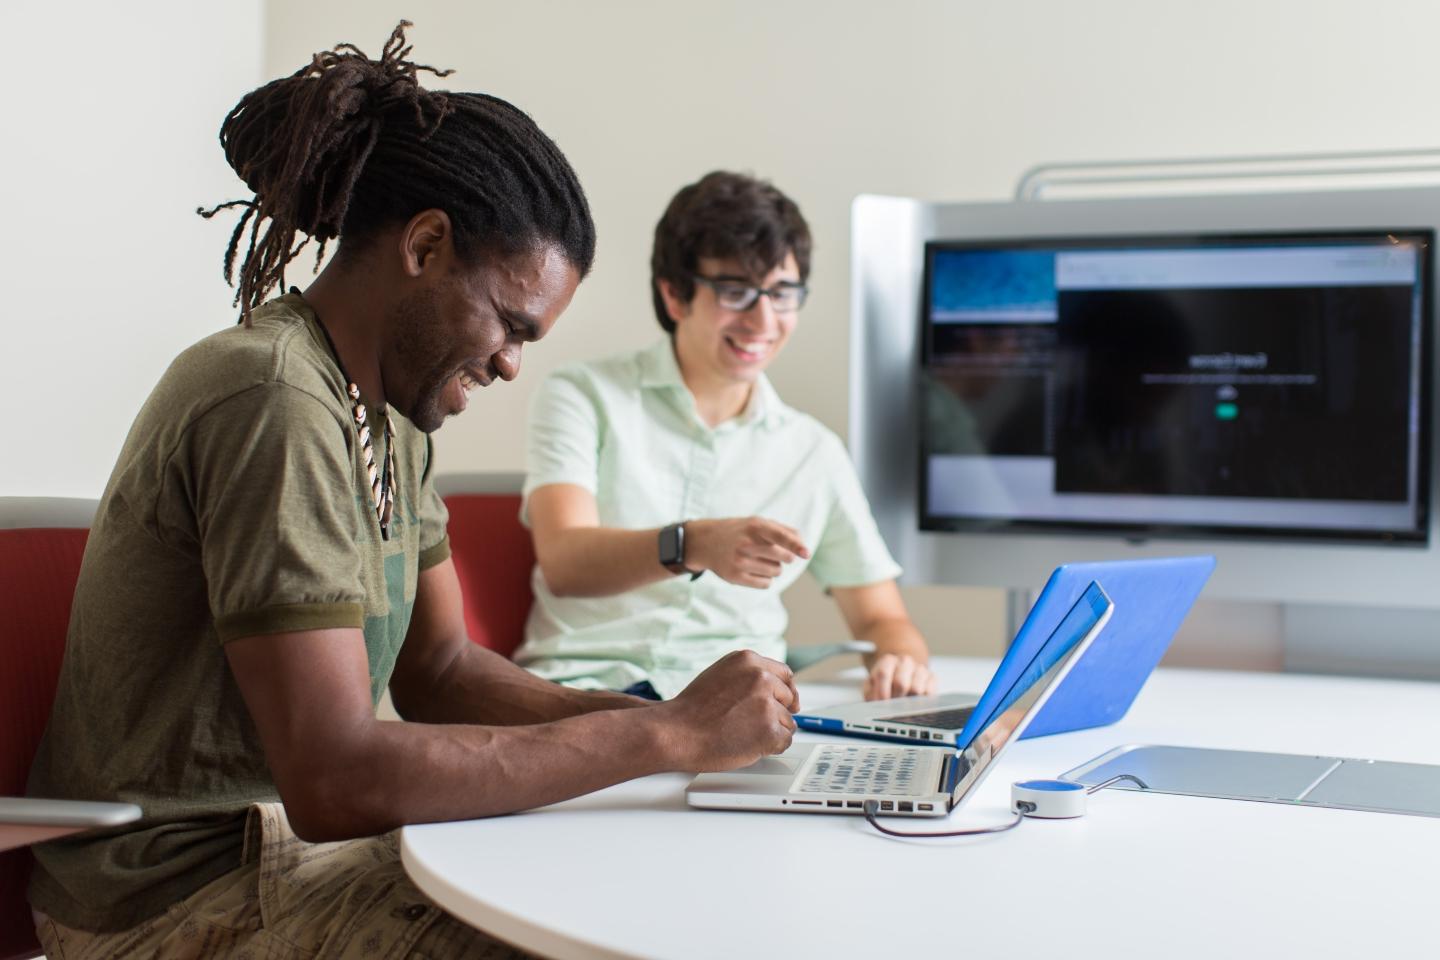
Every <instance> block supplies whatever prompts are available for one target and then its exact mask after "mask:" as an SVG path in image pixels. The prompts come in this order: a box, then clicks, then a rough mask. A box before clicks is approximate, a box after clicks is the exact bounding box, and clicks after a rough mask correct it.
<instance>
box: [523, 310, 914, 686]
mask: <svg viewBox="0 0 1440 960" xmlns="http://www.w3.org/2000/svg"><path fill="white" fill-rule="evenodd" d="M527 471H528V474H527V476H526V479H525V490H524V495H525V504H524V505H522V507H521V519H522V521H524V522H525V523H527V524H528V523H529V518H528V515H527V508H528V504H529V497H530V493H531V492H532V491H534V490H536V489H538V488H539V487H543V486H546V485H547V484H552V483H573V484H575V485H577V486H580V487H584V488H585V489H586V490H589V491H590V492H591V493H592V494H594V495H595V502H596V505H597V506H598V508H599V514H600V525H601V526H605V527H621V528H626V529H647V528H654V527H662V526H665V525H666V524H669V523H676V522H678V521H682V520H696V519H702V518H723V517H747V516H761V517H766V518H768V519H771V520H776V521H779V522H780V523H784V524H787V525H789V526H791V527H794V528H795V529H796V530H798V531H800V535H801V537H802V538H803V539H804V541H805V543H806V544H807V545H808V546H809V547H810V551H811V559H810V560H809V561H808V562H807V561H805V560H798V559H797V560H796V561H794V562H793V563H790V564H787V565H786V566H785V568H784V571H783V572H782V573H781V575H780V576H779V577H777V578H776V580H775V582H774V583H773V584H772V585H771V586H770V587H769V588H768V589H765V590H757V589H755V588H753V587H741V586H736V585H734V584H730V583H726V582H725V581H724V580H721V579H720V578H719V577H717V576H715V575H714V574H713V573H706V574H705V575H704V576H702V577H700V579H698V580H694V581H692V580H691V579H690V578H689V577H687V576H683V575H682V576H676V577H667V578H666V579H664V580H661V581H659V582H657V583H653V584H650V585H649V586H646V587H642V588H640V589H638V590H632V591H629V592H628V593H623V594H618V595H616V596H611V597H557V596H555V595H554V594H552V593H551V592H550V591H549V590H548V589H547V588H546V586H545V578H544V577H543V576H541V573H540V570H539V568H538V567H537V568H536V569H535V571H534V573H533V574H532V576H531V583H532V585H533V587H534V590H535V606H534V607H533V608H532V609H531V611H530V620H529V622H528V623H527V624H526V628H525V643H524V645H523V646H522V647H521V648H520V650H519V651H518V652H517V654H516V659H517V660H518V661H519V662H520V663H521V664H523V665H524V666H525V667H526V668H528V669H529V670H531V671H532V672H533V673H536V674H538V675H539V676H542V677H547V678H549V679H551V680H556V681H559V682H561V683H565V684H567V685H570V686H576V687H583V688H591V689H593V688H608V689H612V690H620V689H624V688H625V687H628V686H629V685H631V684H632V683H637V682H639V681H641V680H649V681H650V682H651V683H652V684H653V685H654V686H655V689H656V690H657V691H659V693H660V695H661V696H664V697H672V696H674V695H675V694H677V693H679V692H680V691H681V690H682V689H684V687H685V685H686V684H688V683H689V682H690V681H691V680H692V679H694V678H695V675H696V674H698V673H699V672H700V671H702V670H704V669H705V668H706V667H708V666H709V665H710V664H712V663H714V662H715V661H716V660H717V659H719V658H720V657H721V656H723V655H724V654H726V653H729V652H730V651H732V650H741V649H746V648H748V649H752V650H756V651H758V652H760V653H762V654H764V655H766V656H769V657H774V658H775V659H783V658H784V656H785V627H786V625H787V622H788V618H787V616H786V613H785V606H784V604H783V603H782V602H781V597H780V595H781V593H782V592H783V591H784V590H785V588H786V587H788V586H790V584H792V583H794V582H795V580H796V579H797V578H799V576H800V575H801V574H802V573H803V572H805V571H806V570H807V569H808V570H809V572H810V574H811V575H812V576H814V577H815V578H816V579H817V580H818V581H819V582H820V584H821V585H822V586H824V587H825V588H827V589H828V588H831V587H853V586H863V585H865V584H871V583H880V582H883V581H886V580H893V579H895V578H896V577H897V576H899V575H900V567H899V566H898V565H896V563H895V561H894V559H893V558H892V557H891V556H890V551H889V550H888V549H887V548H886V546H885V542H884V540H882V539H881V537H880V533H879V531H878V530H877V529H876V527H875V520H874V518H873V517H872V516H871V514H870V506H869V504H868V503H867V502H866V500H865V494H864V493H863V491H862V490H861V488H860V482H859V479H858V478H857V477H856V476H855V469H854V466H853V465H852V464H851V462H850V457H849V454H848V453H847V452H846V450H845V447H844V445H843V444H842V443H841V442H840V438H839V437H837V436H835V434H834V433H833V432H831V431H830V430H828V429H826V428H825V427H824V426H823V425H821V423H820V422H819V421H817V420H816V419H815V418H814V417H811V416H808V415H807V414H804V413H801V412H799V411H798V410H794V409H792V408H791V407H788V406H786V405H785V404H784V403H783V402H782V401H781V400H780V397H779V395H778V394H776V392H775V389H774V387H772V386H771V385H770V382H769V380H767V379H766V378H765V377H763V376H762V377H761V378H760V379H759V380H757V381H756V384H755V389H754V390H753V391H751V395H750V402H749V404H748V405H747V406H746V408H745V410H744V411H743V412H742V413H741V414H740V415H739V416H738V417H735V418H733V419H731V420H727V421H726V422H724V423H722V424H720V425H719V426H717V427H713V428H712V427H710V426H708V425H706V423H705V422H704V421H703V420H701V419H700V415H699V413H698V412H697V411H696V409H695V400H694V398H693V397H692V396H691V395H690V391H689V390H688V389H686V387H685V383H684V380H682V379H681V376H680V368H679V366H678V365H677V364H676V361H675V355H674V352H673V349H672V347H671V343H670V339H669V338H668V337H667V338H665V339H663V340H661V341H659V342H658V343H656V344H655V345H654V346H652V347H650V348H648V349H646V350H642V351H640V352H638V353H633V354H626V355H623V356H618V357H611V358H608V359H605V360H600V361H596V362H593V363H583V364H577V365H574V366H570V367H566V368H564V369H561V370H559V371H557V372H555V373H554V374H552V375H551V376H550V377H549V378H548V379H547V380H546V381H545V382H544V383H542V384H541V385H540V389H539V390H537V391H536V393H535V395H534V397H533V400H532V403H531V408H530V429H529V450H528V462H527ZM657 563H658V546H657Z"/></svg>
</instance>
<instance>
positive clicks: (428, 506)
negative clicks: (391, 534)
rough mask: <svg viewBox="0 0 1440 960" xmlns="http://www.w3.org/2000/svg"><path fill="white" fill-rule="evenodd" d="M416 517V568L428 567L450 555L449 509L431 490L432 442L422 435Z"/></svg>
mask: <svg viewBox="0 0 1440 960" xmlns="http://www.w3.org/2000/svg"><path fill="white" fill-rule="evenodd" d="M415 512H416V513H417V514H418V515H419V519H420V569H421V570H428V569H429V568H431V567H433V566H435V565H436V564H437V563H440V562H441V561H443V560H445V559H446V558H447V557H449V556H450V535H449V525H450V510H449V508H448V507H446V506H445V501H444V500H443V499H442V498H441V496H440V493H439V492H438V491H437V490H436V489H435V441H433V440H432V439H431V438H430V437H429V436H427V437H426V438H425V471H424V473H423V474H422V475H421V477H420V495H419V496H417V497H416V498H415Z"/></svg>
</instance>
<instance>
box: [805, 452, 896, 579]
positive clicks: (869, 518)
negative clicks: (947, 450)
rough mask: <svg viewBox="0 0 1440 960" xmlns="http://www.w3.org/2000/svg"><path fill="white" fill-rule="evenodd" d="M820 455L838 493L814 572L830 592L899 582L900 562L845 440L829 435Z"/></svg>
mask: <svg viewBox="0 0 1440 960" xmlns="http://www.w3.org/2000/svg"><path fill="white" fill-rule="evenodd" d="M822 451H823V454H822V456H821V458H820V460H821V462H822V463H823V464H824V472H825V476H827V477H828V478H829V482H830V486H831V488H832V490H833V492H834V500H833V501H832V503H831V506H830V515H829V517H828V518H827V520H826V522H825V530H824V532H823V533H822V534H821V535H820V542H819V544H817V545H816V547H815V550H814V551H813V559H811V561H810V566H809V568H808V569H809V571H810V574H811V575H812V576H813V577H815V579H816V580H818V581H819V582H820V585H821V586H822V587H824V588H825V589H827V590H829V589H830V588H832V587H861V586H866V585H868V584H872V583H881V582H883V581H886V580H894V579H895V578H896V577H898V576H900V572H901V571H900V565H899V564H897V563H896V562H895V558H894V557H892V556H891V555H890V549H889V548H888V547H887V546H886V545H885V540H884V539H883V538H882V537H881V536H880V530H879V528H878V527H876V525H875V517H874V515H873V514H871V512H870V502H869V501H868V500H866V499H865V491H864V490H863V489H861V487H860V478H859V477H857V476H856V475H855V466H854V464H852V463H851V462H850V455H849V454H848V453H846V452H845V447H844V446H843V445H842V444H841V443H840V439H839V438H838V437H836V436H834V435H833V434H831V435H830V436H828V437H826V440H825V443H824V445H823V446H822Z"/></svg>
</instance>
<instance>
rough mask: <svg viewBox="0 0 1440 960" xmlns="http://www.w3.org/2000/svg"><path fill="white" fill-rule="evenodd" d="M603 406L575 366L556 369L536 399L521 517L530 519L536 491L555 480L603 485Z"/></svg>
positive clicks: (591, 487)
mask: <svg viewBox="0 0 1440 960" xmlns="http://www.w3.org/2000/svg"><path fill="white" fill-rule="evenodd" d="M600 428H601V411H600V407H599V403H598V402H597V400H596V399H595V397H594V395H593V394H592V393H591V392H590V391H589V390H587V389H586V386H585V381H584V379H583V378H582V377H581V376H580V375H579V374H578V373H576V372H574V371H566V370H562V371H559V372H557V373H554V374H551V375H550V376H549V377H547V378H546V379H545V381H544V382H543V383H541V384H540V388H539V389H538V390H536V391H535V393H534V395H533V396H532V397H531V400H530V424H529V431H528V433H527V439H526V451H525V487H524V490H523V491H522V494H521V496H522V502H521V505H520V522H521V523H524V524H525V525H526V526H529V524H530V518H529V505H530V494H531V493H533V492H534V491H535V490H538V489H539V488H540V487H544V486H548V485H549V484H552V483H573V484H575V485H576V486H579V487H583V488H585V489H586V490H589V491H590V492H591V493H592V494H593V493H595V492H596V490H597V488H598V486H599V462H600Z"/></svg>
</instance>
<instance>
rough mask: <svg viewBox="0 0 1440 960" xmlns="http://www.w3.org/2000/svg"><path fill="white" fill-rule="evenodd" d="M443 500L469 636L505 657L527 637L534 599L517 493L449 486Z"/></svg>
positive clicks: (531, 555)
mask: <svg viewBox="0 0 1440 960" xmlns="http://www.w3.org/2000/svg"><path fill="white" fill-rule="evenodd" d="M445 505H446V506H447V507H448V508H449V509H450V528H449V533H450V554H451V557H452V558H453V559H454V561H455V573H456V574H457V575H458V576H459V578H460V592H461V593H462V594H463V596H464V598H465V625H466V627H468V628H469V630H470V639H471V640H474V641H475V642H476V643H478V644H480V645H481V646H483V647H488V648H489V649H491V650H494V651H495V652H496V653H499V654H502V655H504V656H507V657H508V656H510V655H511V654H512V653H514V652H515V648H516V647H518V646H520V642H521V641H522V640H523V639H524V638H525V618H526V617H528V616H529V615H530V605H531V603H533V602H534V600H535V596H534V594H533V593H531V591H530V572H531V570H533V569H534V567H535V547H534V545H533V544H532V542H531V540H530V531H529V530H526V529H525V527H524V526H522V525H521V523H520V494H519V493H464V492H450V493H447V494H445Z"/></svg>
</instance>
